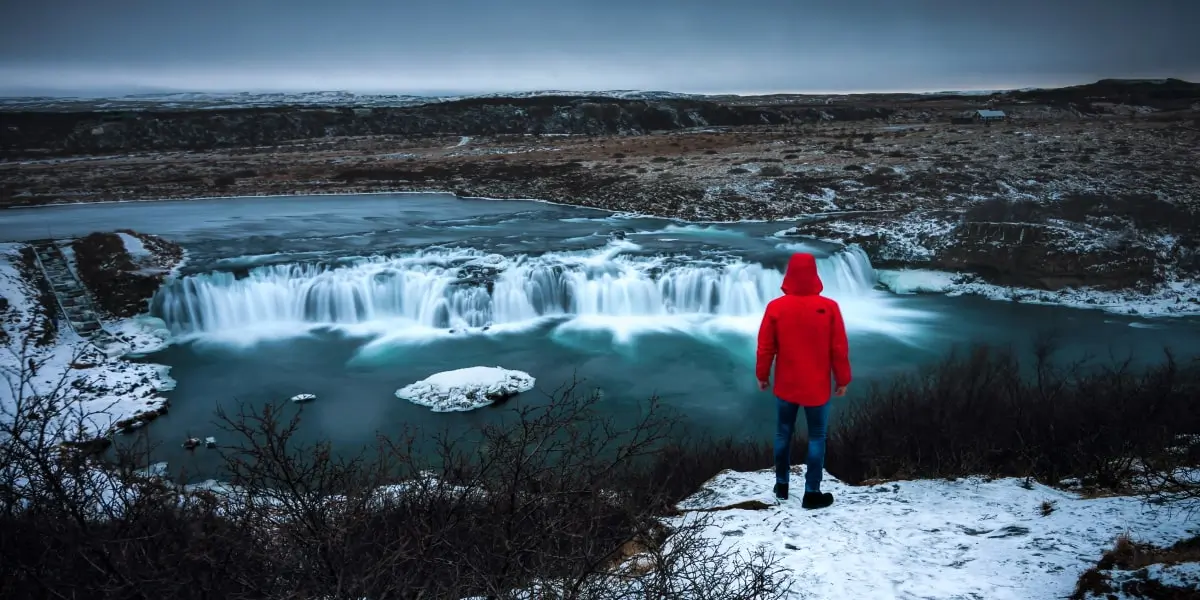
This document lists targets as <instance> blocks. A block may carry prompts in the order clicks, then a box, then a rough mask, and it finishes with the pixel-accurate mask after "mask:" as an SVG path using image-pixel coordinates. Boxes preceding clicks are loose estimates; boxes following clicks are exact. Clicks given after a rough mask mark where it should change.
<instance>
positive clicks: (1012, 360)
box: [828, 344, 1200, 490]
mask: <svg viewBox="0 0 1200 600" xmlns="http://www.w3.org/2000/svg"><path fill="white" fill-rule="evenodd" d="M1036 356H1037V359H1036V360H1035V362H1034V363H1033V364H1031V365H1030V364H1022V362H1021V361H1020V360H1018V358H1017V356H1016V354H1015V353H1014V352H1013V351H1012V350H1006V349H997V348H993V347H987V346H978V347H975V348H972V349H971V350H969V351H966V352H961V351H960V352H955V353H952V354H950V355H949V356H948V357H947V358H945V359H944V360H943V361H941V362H940V363H939V364H936V365H934V366H931V367H929V368H926V369H923V370H921V371H920V372H919V373H917V374H915V375H910V376H907V377H901V378H898V379H896V380H895V381H893V382H892V383H891V384H890V385H888V386H883V387H879V388H876V389H873V390H872V394H871V398H870V400H869V401H867V402H863V403H860V404H857V405H856V406H855V408H854V409H853V410H852V411H851V414H850V416H849V417H848V422H846V423H845V424H843V425H842V426H840V427H834V428H832V429H831V433H830V440H829V444H830V447H829V453H828V457H829V458H828V461H829V462H828V465H829V470H830V471H831V472H832V473H834V474H835V475H837V476H838V477H839V478H841V479H843V480H845V481H849V482H852V483H857V482H861V481H865V480H871V479H903V478H925V477H930V478H939V477H961V476H965V475H972V474H974V475H990V476H1014V477H1026V476H1029V477H1034V478H1036V479H1038V480H1041V481H1044V482H1047V483H1051V484H1056V483H1058V482H1059V481H1060V480H1062V479H1063V478H1067V477H1078V478H1082V480H1083V482H1084V484H1085V485H1087V486H1090V487H1097V488H1105V489H1114V490H1129V489H1131V486H1132V485H1133V484H1134V483H1136V478H1137V474H1138V471H1139V468H1138V466H1137V465H1138V463H1139V462H1140V461H1141V460H1143V459H1144V458H1145V457H1148V456H1154V455H1156V454H1157V453H1158V452H1159V451H1160V450H1161V448H1164V447H1168V446H1170V445H1172V444H1171V442H1172V441H1173V440H1174V439H1175V438H1176V436H1179V435H1183V434H1190V433H1193V432H1200V414H1198V413H1197V412H1196V411H1195V410H1193V409H1192V408H1191V402H1192V401H1191V398H1194V397H1196V396H1197V392H1198V391H1200V376H1198V374H1197V372H1196V370H1195V369H1183V368H1180V366H1179V365H1177V364H1176V363H1175V361H1174V360H1173V359H1172V358H1171V356H1170V355H1169V354H1168V355H1167V356H1166V357H1165V358H1164V360H1163V362H1162V363H1160V364H1158V365H1155V366H1149V367H1135V366H1133V365H1132V363H1131V362H1129V361H1125V362H1119V363H1116V364H1112V365H1093V364H1089V363H1083V362H1079V363H1073V364H1058V363H1056V362H1055V361H1053V360H1052V352H1051V349H1050V346H1049V345H1047V344H1040V345H1039V346H1038V347H1037V352H1036Z"/></svg>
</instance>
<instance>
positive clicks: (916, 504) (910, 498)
mask: <svg viewBox="0 0 1200 600" xmlns="http://www.w3.org/2000/svg"><path fill="white" fill-rule="evenodd" d="M803 469H804V467H802V466H801V467H797V468H795V469H794V474H793V475H792V477H793V479H795V478H802V473H803ZM774 483H775V475H774V473H773V472H772V471H760V472H756V473H736V472H732V471H725V472H723V473H721V474H719V475H717V476H716V477H715V478H713V479H712V480H711V481H709V482H708V483H707V484H705V486H704V487H703V488H702V490H701V491H700V492H698V493H697V494H695V495H693V496H692V497H690V498H688V499H686V500H685V501H683V502H682V503H680V505H679V508H680V509H682V510H689V509H693V510H694V509H709V508H718V507H728V506H732V505H735V504H739V503H742V502H749V501H758V502H763V503H766V504H769V505H771V507H770V508H767V509H765V510H742V509H723V510H717V511H715V512H712V513H710V514H711V515H713V517H714V518H713V521H712V523H711V525H710V526H709V527H708V530H707V532H706V535H708V536H710V537H711V538H712V539H715V540H724V541H729V542H731V543H732V546H731V548H735V549H741V550H752V549H755V548H764V549H766V550H768V551H772V552H775V553H776V554H777V555H778V556H780V557H781V559H782V561H783V562H782V565H783V566H784V567H785V568H787V569H789V570H790V576H791V578H792V583H793V586H792V589H793V590H797V591H800V590H803V594H805V595H804V596H803V597H813V598H918V597H919V598H990V599H995V600H1003V599H1021V600H1028V599H1031V598H1046V599H1049V598H1065V597H1067V596H1068V595H1070V593H1071V592H1072V591H1073V589H1074V587H1075V583H1076V581H1077V580H1078V578H1079V575H1080V574H1081V573H1082V572H1083V571H1085V570H1086V569H1088V568H1090V567H1091V566H1094V565H1095V563H1096V560H1097V559H1098V558H1099V557H1100V556H1101V554H1102V553H1103V552H1104V551H1105V550H1108V549H1109V548H1111V547H1112V544H1113V541H1114V540H1115V539H1116V538H1117V536H1119V535H1120V534H1122V533H1124V532H1126V531H1133V532H1137V534H1138V536H1139V537H1140V538H1143V539H1146V541H1148V542H1151V543H1155V544H1159V545H1169V544H1172V543H1174V542H1177V541H1178V540H1180V539H1181V538H1183V537H1185V536H1186V535H1187V530H1188V522H1187V520H1186V516H1185V515H1172V514H1168V512H1167V511H1162V512H1155V508H1154V507H1152V506H1150V505H1148V504H1146V503H1145V502H1143V501H1142V500H1141V499H1140V498H1136V497H1115V498H1091V499H1084V498H1081V497H1079V496H1078V495H1076V494H1072V493H1069V492H1064V491H1061V490H1056V489H1054V488H1050V487H1046V486H1042V485H1039V484H1034V485H1033V486H1032V487H1030V488H1026V487H1023V486H1022V482H1021V481H1020V480H1017V479H999V480H993V481H984V480H981V479H976V478H972V479H959V480H956V481H934V480H926V481H900V482H895V483H888V484H882V485H875V486H862V487H852V486H848V485H845V484H843V483H841V482H839V481H837V480H836V479H833V478H832V477H830V476H829V475H828V474H826V475H825V481H824V484H823V486H822V489H823V491H828V492H832V493H833V494H834V498H835V501H834V504H833V506H831V507H830V508H827V509H823V510H819V511H809V510H804V509H802V508H801V507H800V502H799V498H795V499H793V500H789V501H785V502H782V503H776V501H775V500H774V497H773V496H772V494H771V488H772V485H773V484H774ZM1046 501H1048V502H1053V503H1054V507H1055V509H1054V511H1053V512H1051V513H1050V514H1049V515H1045V516H1043V514H1042V512H1041V510H1040V507H1041V505H1042V502H1046ZM680 518H687V517H686V516H685V517H680ZM1179 571H1181V573H1180V574H1179V575H1178V576H1183V575H1185V574H1191V571H1190V570H1188V569H1180V570H1179ZM797 597H799V596H797Z"/></svg>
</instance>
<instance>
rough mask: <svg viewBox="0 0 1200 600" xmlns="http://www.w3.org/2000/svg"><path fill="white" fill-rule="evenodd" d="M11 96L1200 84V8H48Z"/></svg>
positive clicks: (12, 61) (22, 46)
mask: <svg viewBox="0 0 1200 600" xmlns="http://www.w3.org/2000/svg"><path fill="white" fill-rule="evenodd" d="M4 12H5V13H6V18H5V19H4V20H2V21H0V93H11V91H12V90H32V89H38V90H59V91H62V92H64V93H66V92H83V93H86V92H88V91H89V90H100V89H104V90H118V89H126V90H131V91H137V90H141V89H186V90H223V91H234V90H238V91H240V90H255V91H258V90H262V91H267V90H314V89H350V90H355V91H364V92H369V91H395V92H410V93H421V92H431V91H438V92H482V91H508V90H526V89H546V88H555V89H619V88H639V89H671V90H678V91H696V92H719V91H733V92H758V91H762V92H767V91H860V90H914V89H921V90H929V89H954V88H960V89H961V88H980V87H982V88H994V87H1020V86H1026V85H1061V84H1069V83H1079V82H1084V81H1089V80H1094V79H1098V78H1101V77H1165V76H1175V77H1184V78H1192V79H1197V78H1200V38H1198V37H1197V36H1195V35H1192V34H1191V32H1190V31H1188V30H1187V29H1188V27H1189V26H1191V25H1194V24H1195V23H1197V22H1200V2H1189V1H1187V0H1141V1H1128V0H1041V1H1036V0H1010V1H1009V2H1004V3H993V2H975V1H971V0H905V1H903V2H902V1H898V0H833V1H822V2H813V1H804V0H762V1H759V2H752V1H742V2H735V1H731V0H691V1H682V0H605V1H590V2H583V1H579V0H575V1H571V0H508V1H500V0H487V1H483V0H480V1H472V0H373V1H366V0H343V1H340V2H330V1H328V0H324V1H321V2H315V1H312V0H291V1H286V2H285V1H279V2H268V1H265V0H208V1H206V2H203V3H201V2H195V1H184V0H157V1H144V0H113V1H110V2H95V1H94V0H74V1H70V0H43V1H39V2H34V3H22V4H16V3H12V4H11V6H8V7H6V8H5V11H4Z"/></svg>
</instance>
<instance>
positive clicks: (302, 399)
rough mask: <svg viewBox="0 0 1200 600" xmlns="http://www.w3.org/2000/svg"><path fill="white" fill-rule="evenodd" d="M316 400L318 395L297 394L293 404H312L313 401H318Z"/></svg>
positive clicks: (293, 398) (293, 397)
mask: <svg viewBox="0 0 1200 600" xmlns="http://www.w3.org/2000/svg"><path fill="white" fill-rule="evenodd" d="M316 399H317V395H316V394H296V395H295V396H292V402H295V403H297V404H299V403H301V402H312V401H313V400H316Z"/></svg>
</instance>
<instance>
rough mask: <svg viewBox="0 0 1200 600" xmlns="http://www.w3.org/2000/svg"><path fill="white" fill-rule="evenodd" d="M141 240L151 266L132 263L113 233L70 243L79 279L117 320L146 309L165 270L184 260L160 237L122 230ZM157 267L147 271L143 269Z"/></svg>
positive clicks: (102, 306)
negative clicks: (148, 253)
mask: <svg viewBox="0 0 1200 600" xmlns="http://www.w3.org/2000/svg"><path fill="white" fill-rule="evenodd" d="M123 233H127V234H129V235H133V236H135V237H137V238H138V239H139V240H141V241H142V244H143V245H144V246H145V247H146V248H147V250H149V251H150V252H151V260H152V261H153V263H154V264H153V265H139V264H136V263H134V262H133V259H132V257H131V256H130V255H129V252H128V251H127V250H126V249H125V244H124V242H122V241H121V237H120V236H119V235H117V234H116V233H92V234H89V235H87V236H85V237H82V238H79V239H77V240H75V242H74V243H72V245H71V246H72V248H73V249H74V250H75V261H76V265H77V267H78V270H79V278H80V279H81V280H83V283H84V285H85V286H87V289H88V291H89V292H90V293H91V296H92V298H93V300H94V301H95V303H96V306H97V307H98V308H99V309H100V310H103V311H105V312H108V313H109V314H111V315H113V316H116V317H132V316H135V315H138V314H141V313H144V312H146V311H147V310H148V308H149V300H150V298H151V297H153V296H154V293H155V292H156V291H158V288H159V286H160V285H161V284H162V281H163V279H164V278H165V273H166V270H167V269H169V268H170V267H173V266H174V265H175V264H178V262H179V261H180V260H182V259H183V249H182V248H180V247H179V246H177V245H175V244H172V243H170V242H167V241H166V240H163V239H161V238H157V237H155V236H150V235H146V234H140V233H136V232H131V231H125V232H123ZM150 266H153V267H157V268H154V269H149V270H147V269H146V267H150Z"/></svg>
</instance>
